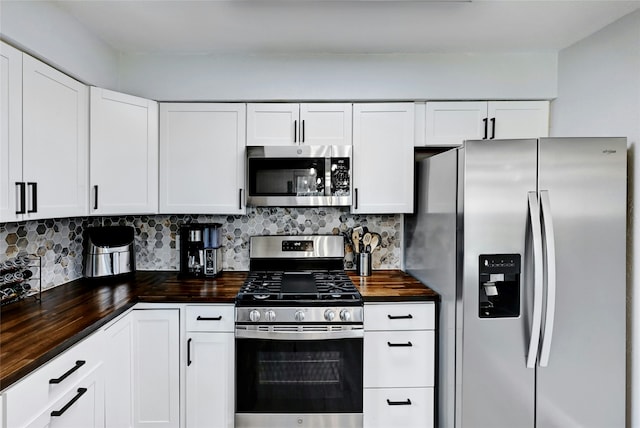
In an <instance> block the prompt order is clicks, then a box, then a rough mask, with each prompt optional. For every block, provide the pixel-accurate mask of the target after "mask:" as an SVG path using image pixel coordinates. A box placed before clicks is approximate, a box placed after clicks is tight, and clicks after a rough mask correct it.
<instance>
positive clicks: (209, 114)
mask: <svg viewBox="0 0 640 428" xmlns="http://www.w3.org/2000/svg"><path fill="white" fill-rule="evenodd" d="M245 120H246V107H245V104H240V103H218V104H213V103H161V104H160V212H161V213H163V214H243V213H245V211H246V207H245V204H244V196H245V195H244V164H245V152H244V151H245V123H246V122H245Z"/></svg>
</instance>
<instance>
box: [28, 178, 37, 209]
mask: <svg viewBox="0 0 640 428" xmlns="http://www.w3.org/2000/svg"><path fill="white" fill-rule="evenodd" d="M27 186H29V187H31V209H30V210H27V213H37V212H38V183H27Z"/></svg>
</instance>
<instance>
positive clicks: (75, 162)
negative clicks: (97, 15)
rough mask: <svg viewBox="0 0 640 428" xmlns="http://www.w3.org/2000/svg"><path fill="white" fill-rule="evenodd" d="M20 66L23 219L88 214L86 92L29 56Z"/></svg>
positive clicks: (87, 112)
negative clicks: (21, 83)
mask: <svg viewBox="0 0 640 428" xmlns="http://www.w3.org/2000/svg"><path fill="white" fill-rule="evenodd" d="M22 66H23V100H22V102H23V106H22V107H23V110H22V111H23V128H22V129H23V140H22V141H23V152H22V154H23V181H25V182H27V188H28V189H27V199H28V202H27V214H26V215H25V218H26V219H38V218H52V217H76V216H82V215H87V213H88V199H89V198H88V192H87V179H88V171H87V170H88V161H89V159H88V147H89V145H88V138H89V133H88V124H89V108H88V107H89V106H88V103H89V91H88V89H87V87H86V86H85V85H83V84H82V83H80V82H78V81H76V80H74V79H72V78H70V77H69V76H67V75H65V74H63V73H61V72H59V71H57V70H55V69H53V68H51V67H49V66H48V65H46V64H44V63H42V62H40V61H37V60H36V59H34V58H32V57H30V56H28V55H23V63H22Z"/></svg>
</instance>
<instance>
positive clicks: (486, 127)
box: [482, 117, 489, 140]
mask: <svg viewBox="0 0 640 428" xmlns="http://www.w3.org/2000/svg"><path fill="white" fill-rule="evenodd" d="M482 121H483V122H484V137H482V139H483V140H486V139H487V137H488V136H489V135H488V134H489V119H487V118H486V117H485V118H484V119H482Z"/></svg>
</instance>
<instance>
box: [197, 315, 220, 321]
mask: <svg viewBox="0 0 640 428" xmlns="http://www.w3.org/2000/svg"><path fill="white" fill-rule="evenodd" d="M221 319H222V315H220V316H219V317H201V316H200V315H198V318H196V320H198V321H220V320H221Z"/></svg>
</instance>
